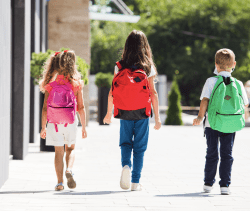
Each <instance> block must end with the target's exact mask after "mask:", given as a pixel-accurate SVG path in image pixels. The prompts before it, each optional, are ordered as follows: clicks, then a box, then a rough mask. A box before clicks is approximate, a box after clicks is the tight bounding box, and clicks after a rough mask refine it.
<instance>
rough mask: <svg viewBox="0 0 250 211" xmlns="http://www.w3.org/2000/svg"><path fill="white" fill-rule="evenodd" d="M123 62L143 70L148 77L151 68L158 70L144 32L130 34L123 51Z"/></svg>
mask: <svg viewBox="0 0 250 211" xmlns="http://www.w3.org/2000/svg"><path fill="white" fill-rule="evenodd" d="M122 60H123V61H124V62H125V64H126V65H127V66H132V65H135V66H137V67H138V68H141V69H143V70H144V71H145V72H146V74H147V76H149V75H150V72H151V67H153V68H154V69H155V70H156V67H155V64H154V62H153V55H152V51H151V48H150V45H149V43H148V39H147V37H146V35H145V34H144V33H143V32H142V31H137V30H133V31H132V32H131V33H130V34H129V36H128V38H127V40H126V43H125V47H124V49H123V53H122ZM156 72H157V70H156Z"/></svg>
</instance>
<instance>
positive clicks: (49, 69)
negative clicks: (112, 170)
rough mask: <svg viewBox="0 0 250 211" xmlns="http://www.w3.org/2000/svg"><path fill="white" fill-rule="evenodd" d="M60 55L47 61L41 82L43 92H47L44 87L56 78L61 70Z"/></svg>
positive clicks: (52, 56) (53, 56)
mask: <svg viewBox="0 0 250 211" xmlns="http://www.w3.org/2000/svg"><path fill="white" fill-rule="evenodd" d="M59 62H60V54H57V55H54V54H53V55H51V56H50V57H49V59H48V60H47V61H46V63H45V65H44V67H43V69H44V70H43V73H42V79H41V80H40V81H39V86H40V90H41V92H43V93H44V92H45V89H44V87H45V86H46V85H47V84H48V83H49V82H50V81H51V80H52V78H54V76H55V75H56V73H57V71H58V70H59V69H60V66H59Z"/></svg>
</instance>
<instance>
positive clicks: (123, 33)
mask: <svg viewBox="0 0 250 211" xmlns="http://www.w3.org/2000/svg"><path fill="white" fill-rule="evenodd" d="M132 29H133V28H132V27H131V25H130V24H128V23H118V22H111V21H107V22H103V21H91V67H90V71H91V73H92V74H95V73H98V72H111V73H113V72H114V66H115V62H117V61H118V60H120V59H121V54H122V50H123V47H124V45H125V41H126V39H127V37H128V35H129V33H130V32H131V31H132Z"/></svg>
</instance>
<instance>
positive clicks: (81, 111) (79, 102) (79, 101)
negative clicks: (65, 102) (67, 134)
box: [77, 88, 87, 138]
mask: <svg viewBox="0 0 250 211" xmlns="http://www.w3.org/2000/svg"><path fill="white" fill-rule="evenodd" d="M77 109H78V113H79V116H80V119H81V124H82V138H87V131H86V112H85V107H84V102H83V97H82V88H80V89H79V90H78V91H77Z"/></svg>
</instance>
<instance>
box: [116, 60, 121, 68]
mask: <svg viewBox="0 0 250 211" xmlns="http://www.w3.org/2000/svg"><path fill="white" fill-rule="evenodd" d="M116 65H117V67H118V68H119V70H121V69H122V64H121V61H118V62H116Z"/></svg>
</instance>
